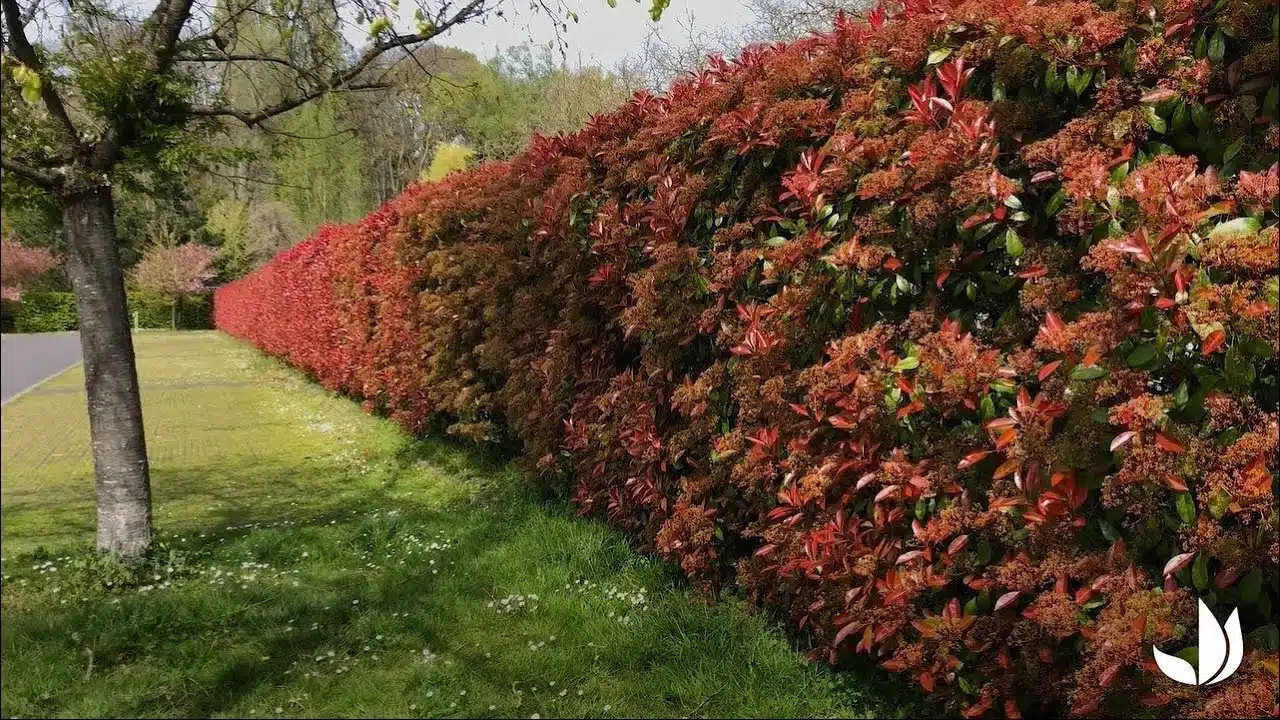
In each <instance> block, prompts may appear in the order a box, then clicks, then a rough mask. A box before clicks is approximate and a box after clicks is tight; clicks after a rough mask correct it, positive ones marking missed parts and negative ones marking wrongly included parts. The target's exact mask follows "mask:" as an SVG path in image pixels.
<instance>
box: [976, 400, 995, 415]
mask: <svg viewBox="0 0 1280 720" xmlns="http://www.w3.org/2000/svg"><path fill="white" fill-rule="evenodd" d="M978 409H979V410H980V412H981V413H982V419H983V420H990V419H992V418H994V417H995V416H996V402H995V400H992V399H991V396H990V395H983V396H982V403H981V404H980V405H979V406H978Z"/></svg>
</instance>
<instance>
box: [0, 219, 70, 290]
mask: <svg viewBox="0 0 1280 720" xmlns="http://www.w3.org/2000/svg"><path fill="white" fill-rule="evenodd" d="M57 266H58V258H57V257H56V256H55V255H54V254H53V253H51V252H49V250H47V249H45V248H41V247H27V246H26V245H24V244H23V243H22V242H20V241H19V240H18V239H17V238H16V237H11V236H10V235H8V234H5V235H3V236H0V299H4V300H21V299H22V293H23V292H24V291H26V290H28V289H30V287H31V285H32V284H33V283H35V282H37V281H38V280H39V279H40V278H41V276H43V275H45V274H47V273H48V272H49V271H50V270H53V269H54V268H55V267H57Z"/></svg>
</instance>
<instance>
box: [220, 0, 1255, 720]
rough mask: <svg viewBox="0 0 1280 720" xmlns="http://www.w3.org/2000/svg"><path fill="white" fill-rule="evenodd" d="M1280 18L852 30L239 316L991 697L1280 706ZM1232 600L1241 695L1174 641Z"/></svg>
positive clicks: (451, 195) (665, 549)
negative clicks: (1159, 662) (1189, 673)
mask: <svg viewBox="0 0 1280 720" xmlns="http://www.w3.org/2000/svg"><path fill="white" fill-rule="evenodd" d="M1276 17H1277V7H1276V3H1275V2H1274V1H1270V0H1231V1H1226V0H1223V1H1221V2H1217V3H1213V2H1200V1H1199V0H1177V1H1173V0H1167V1H1164V2H1160V1H1151V0H1138V1H1136V2H1134V1H1132V0H1130V1H1122V2H1109V1H1107V2H1097V3H1091V2H1063V1H1061V0H1057V1H1055V0H1042V1H1041V2H1034V3H1029V2H1026V1H1025V0H999V1H995V2H993V1H992V0H910V1H909V2H906V3H903V4H899V5H896V6H895V7H894V8H890V9H889V10H888V11H887V12H886V11H877V12H876V13H873V14H872V17H870V18H869V19H870V22H869V24H864V23H862V22H855V21H852V20H846V19H842V20H841V21H840V22H838V23H837V25H836V27H835V29H834V31H832V32H831V33H828V34H824V35H819V36H814V37H809V38H805V39H802V40H800V41H797V42H795V43H793V44H791V45H785V46H776V47H768V48H764V47H758V48H751V49H748V50H746V51H744V52H743V53H742V55H741V57H739V58H737V59H736V60H732V61H726V60H715V61H714V62H712V63H711V65H710V67H708V69H706V70H704V71H702V72H700V73H699V74H697V75H696V76H694V77H691V78H688V79H687V80H684V81H681V82H679V83H677V84H676V85H675V86H674V87H673V88H672V89H671V90H670V92H669V93H668V94H667V95H665V96H655V95H651V94H648V93H638V94H636V96H635V97H634V98H633V99H632V100H631V101H630V102H628V103H627V104H626V105H625V106H623V107H622V108H619V109H618V110H617V111H616V112H614V113H612V114H609V115H603V116H599V117H596V118H594V119H593V120H592V121H591V122H590V124H589V125H588V126H587V127H586V128H585V129H583V130H582V131H580V132H577V133H574V134H572V135H568V136H560V137H553V138H536V139H535V140H534V142H533V143H532V144H531V146H530V147H529V148H528V149H527V150H526V151H525V152H524V153H523V154H521V155H520V156H518V157H516V158H515V159H514V160H512V161H511V162H510V163H506V164H490V165H485V166H482V167H479V168H477V169H474V170H471V171H469V172H465V173H458V174H454V175H451V176H449V177H448V178H446V179H445V180H443V181H442V182H439V183H435V184H430V185H423V186H417V187H414V188H412V189H410V190H409V191H407V192H406V193H405V194H404V195H403V196H401V197H400V198H398V199H396V200H395V201H393V202H391V203H389V204H388V205H386V206H384V207H382V208H380V209H379V210H378V211H376V212H375V213H373V214H372V215H370V216H369V217H368V218H366V219H364V220H363V221H361V222H359V223H357V224H355V225H351V226H343V227H325V228H322V229H321V230H320V231H319V232H317V233H316V235H315V236H313V237H312V238H310V239H308V240H307V241H305V242H304V243H302V244H300V245H298V246H297V247H294V248H292V249H290V250H288V251H287V252H285V253H283V254H281V255H280V256H279V257H277V258H276V259H275V260H274V261H272V262H271V263H270V264H268V265H267V266H265V267H264V268H262V269H261V270H260V271H258V272H257V273H255V274H253V275H251V276H249V277H246V278H245V279H243V280H241V281H238V282H236V283H232V284H230V285H228V286H226V287H223V288H222V289H221V290H219V292H218V294H217V296H216V310H215V317H216V321H217V323H218V326H219V327H221V328H223V329H224V330H226V331H227V332H229V333H231V334H233V335H236V336H238V337H241V338H244V339H246V340H249V341H250V342H252V343H254V344H256V345H258V346H259V347H261V348H262V349H263V350H265V351H267V352H269V353H272V354H274V355H278V356H280V357H282V358H285V359H286V360H288V361H289V362H291V363H292V364H294V365H296V366H298V367H300V368H302V369H304V370H305V371H307V372H308V373H310V374H312V375H314V376H315V377H316V378H317V379H318V380H319V381H320V382H321V383H323V384H324V385H325V386H326V387H330V388H333V389H336V390H340V391H342V392H345V393H348V394H350V395H353V396H355V397H359V398H362V399H364V401H365V402H366V404H367V406H368V407H369V408H370V409H373V410H376V411H379V412H384V413H387V414H389V415H391V416H392V417H394V418H396V419H397V420H399V421H400V422H402V423H403V424H404V425H405V426H406V427H407V428H409V429H410V430H412V431H414V432H421V431H427V430H429V429H433V428H438V429H441V430H445V431H447V432H450V433H454V434H457V435H461V436H465V437H469V438H473V439H476V440H482V441H504V442H514V443H516V444H518V445H519V446H520V447H521V448H522V449H523V454H524V456H525V457H526V458H527V460H528V462H529V466H530V468H531V471H532V472H533V473H535V474H536V475H537V476H538V477H539V478H540V479H541V480H542V481H543V482H546V483H551V484H556V485H560V486H563V487H565V488H567V489H568V491H569V493H570V494H571V496H572V498H573V500H574V502H575V504H576V505H577V507H579V508H580V509H581V511H582V512H584V513H593V514H599V515H601V516H604V517H607V518H608V519H609V520H610V521H611V522H613V523H614V524H615V525H617V526H618V527H620V528H623V529H625V530H627V531H629V532H631V533H633V534H634V535H635V537H636V538H637V539H638V541H639V542H640V543H641V544H642V545H643V546H645V547H647V548H649V549H652V550H653V551H655V552H658V553H660V554H662V555H663V556H664V557H666V558H669V559H671V560H673V561H676V562H679V564H680V565H681V567H682V568H683V569H684V570H685V571H686V573H688V575H689V577H690V579H691V581H692V582H694V583H695V584H696V585H698V586H699V587H703V588H706V589H708V590H710V591H716V590H718V589H719V588H721V587H722V586H724V585H725V584H726V583H730V582H736V585H737V587H738V588H740V589H741V590H742V591H744V592H745V593H746V595H747V596H748V597H749V598H750V599H751V601H753V602H755V603H758V604H760V605H762V606H767V607H769V608H772V609H774V610H776V611H779V612H781V613H784V614H786V615H788V616H789V617H790V618H791V620H792V621H793V622H794V623H795V625H796V627H798V628H801V629H803V630H804V631H805V632H806V633H808V634H809V635H810V636H811V637H812V640H813V642H814V645H815V647H817V648H818V650H816V651H815V653H814V654H815V656H817V657H821V658H825V659H829V660H831V661H833V662H837V661H839V660H840V658H841V656H842V655H847V654H852V653H867V654H870V655H871V656H873V657H875V658H877V659H878V661H879V662H880V663H881V664H882V665H883V666H884V667H886V668H888V669H890V670H893V671H898V672H902V673H905V674H906V675H907V677H910V678H912V680H913V681H914V682H916V683H918V684H919V685H920V686H921V687H922V688H923V690H924V691H925V692H927V693H929V694H930V695H931V696H932V697H933V698H935V699H938V700H940V701H943V702H946V703H948V705H949V707H951V708H952V709H953V710H954V711H958V712H961V713H963V714H964V715H965V716H967V717H978V716H981V715H984V714H990V715H999V714H1004V715H1007V716H1017V715H1018V713H1020V712H1026V711H1032V710H1035V711H1040V712H1044V711H1052V710H1055V709H1058V710H1064V709H1065V710H1069V711H1070V712H1072V713H1075V714H1079V715H1088V714H1106V715H1111V716H1117V715H1126V714H1129V713H1131V712H1134V711H1135V708H1140V707H1141V706H1143V705H1145V706H1152V707H1159V708H1160V710H1159V712H1160V713H1162V714H1169V713H1178V714H1187V715H1204V714H1206V713H1207V714H1216V715H1223V714H1226V715H1230V716H1236V715H1266V714H1275V712H1276V707H1275V704H1274V702H1275V692H1276V682H1277V680H1276V677H1277V671H1276V660H1275V642H1276V641H1275V635H1276V630H1275V625H1274V624H1272V623H1273V621H1272V620H1271V613H1272V609H1273V608H1272V605H1273V603H1275V602H1276V599H1277V571H1276V562H1277V558H1278V557H1280V546H1278V543H1280V540H1278V534H1277V522H1278V515H1277V512H1276V502H1275V495H1274V493H1275V491H1276V479H1275V478H1276V475H1277V464H1278V462H1280V460H1278V459H1277V415H1276V406H1277V360H1276V354H1277V350H1278V348H1277V271H1276V260H1277V247H1278V244H1277V213H1278V201H1277V189H1276V187H1275V184H1276V181H1277V169H1276V165H1275V164H1274V163H1275V157H1276V151H1277V146H1278V144H1280V133H1278V132H1277V128H1278V124H1277V121H1276V113H1277V103H1278V94H1280V87H1278V86H1277V79H1276V78H1277V63H1278V62H1280V61H1277V56H1278V53H1277V40H1276V34H1277V33H1276V29H1275V26H1276V22H1277V21H1276ZM1170 565H1172V567H1170ZM1197 596H1200V597H1203V598H1205V599H1206V601H1207V602H1209V604H1210V605H1211V606H1213V607H1217V608H1220V609H1222V610H1225V609H1226V608H1229V607H1237V606H1238V607H1240V609H1241V615H1242V619H1243V622H1244V625H1245V627H1246V632H1247V633H1249V637H1250V640H1249V643H1250V646H1249V649H1248V652H1247V655H1246V659H1245V663H1244V665H1243V666H1242V668H1241V670H1240V671H1239V673H1237V675H1236V676H1235V677H1234V678H1233V679H1231V680H1228V681H1226V682H1223V683H1220V684H1218V685H1214V686H1212V687H1208V688H1204V689H1200V688H1192V687H1184V686H1181V685H1177V684H1176V683H1174V682H1173V681H1171V680H1168V679H1166V678H1164V677H1163V676H1162V675H1161V674H1160V673H1159V672H1158V671H1156V670H1155V668H1154V665H1153V662H1152V653H1151V650H1150V647H1151V646H1152V645H1153V644H1160V645H1163V646H1164V647H1165V649H1166V650H1169V651H1172V650H1174V649H1176V648H1177V647H1179V646H1181V645H1183V644H1186V641H1187V640H1188V639H1189V637H1188V635H1189V630H1188V627H1189V626H1190V625H1191V624H1192V622H1191V619H1192V618H1194V617H1195V613H1194V605H1195V600H1196V597H1197Z"/></svg>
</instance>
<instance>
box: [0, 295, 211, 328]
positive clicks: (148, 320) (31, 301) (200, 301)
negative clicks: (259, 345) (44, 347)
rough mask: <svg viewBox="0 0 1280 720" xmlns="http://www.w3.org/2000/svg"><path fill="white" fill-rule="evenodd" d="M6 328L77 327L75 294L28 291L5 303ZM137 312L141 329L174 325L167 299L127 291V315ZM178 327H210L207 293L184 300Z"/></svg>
mask: <svg viewBox="0 0 1280 720" xmlns="http://www.w3.org/2000/svg"><path fill="white" fill-rule="evenodd" d="M4 312H5V314H6V315H7V316H8V317H9V318H11V320H9V319H6V323H5V325H6V327H5V329H6V330H9V323H10V322H12V330H13V331H15V332H63V331H67V330H75V329H77V328H79V327H80V324H79V323H80V321H79V318H78V317H77V313H76V300H75V296H74V295H73V294H71V293H68V292H28V293H24V294H23V295H22V300H21V301H20V302H14V303H6V308H5V311H4ZM134 312H137V314H138V315H137V326H138V327H141V328H155V329H166V330H167V329H169V328H170V327H172V326H173V319H172V316H171V312H172V310H171V307H170V305H169V302H168V301H167V300H157V299H154V298H150V297H146V296H143V295H140V294H138V293H129V316H130V320H131V321H132V320H133V313H134ZM178 327H179V329H182V330H201V329H208V328H212V327H213V318H212V303H211V302H210V299H209V298H208V297H207V296H194V297H190V298H186V299H184V300H183V302H182V305H181V307H180V312H179V315H178Z"/></svg>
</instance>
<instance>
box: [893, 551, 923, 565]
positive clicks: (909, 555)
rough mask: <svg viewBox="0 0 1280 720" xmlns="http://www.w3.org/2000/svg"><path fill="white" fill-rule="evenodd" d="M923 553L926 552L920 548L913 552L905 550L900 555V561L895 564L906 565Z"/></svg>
mask: <svg viewBox="0 0 1280 720" xmlns="http://www.w3.org/2000/svg"><path fill="white" fill-rule="evenodd" d="M921 555H924V553H923V552H922V551H920V550H912V551H911V552H905V553H902V554H901V555H899V556H898V561H897V562H896V563H894V564H895V565H905V564H906V563H909V562H911V561H912V560H916V559H918V558H919V557H920V556H921Z"/></svg>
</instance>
